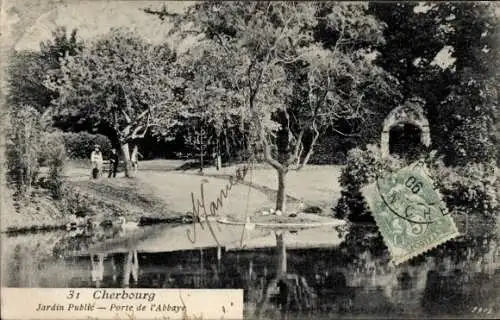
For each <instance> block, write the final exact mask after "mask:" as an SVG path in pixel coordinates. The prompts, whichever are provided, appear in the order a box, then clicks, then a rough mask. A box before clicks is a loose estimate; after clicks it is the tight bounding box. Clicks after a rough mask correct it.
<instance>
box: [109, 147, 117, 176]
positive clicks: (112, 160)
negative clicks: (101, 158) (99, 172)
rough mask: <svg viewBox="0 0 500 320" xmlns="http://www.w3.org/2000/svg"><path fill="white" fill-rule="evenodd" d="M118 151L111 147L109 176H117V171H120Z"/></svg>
mask: <svg viewBox="0 0 500 320" xmlns="http://www.w3.org/2000/svg"><path fill="white" fill-rule="evenodd" d="M118 161H119V158H118V152H116V149H115V148H113V149H111V156H110V157H109V174H108V178H111V176H113V178H116V171H118Z"/></svg>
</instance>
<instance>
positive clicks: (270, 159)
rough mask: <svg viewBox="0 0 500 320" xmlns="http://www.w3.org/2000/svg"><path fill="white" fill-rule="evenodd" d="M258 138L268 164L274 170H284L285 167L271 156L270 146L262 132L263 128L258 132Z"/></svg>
mask: <svg viewBox="0 0 500 320" xmlns="http://www.w3.org/2000/svg"><path fill="white" fill-rule="evenodd" d="M260 135H261V136H260V138H261V141H262V144H263V145H264V160H265V161H266V162H267V163H268V164H270V165H271V166H272V167H273V168H274V169H276V170H280V171H281V170H284V169H285V168H284V167H283V166H282V165H281V164H280V163H279V162H278V161H277V160H276V159H274V158H273V156H272V154H271V147H270V146H269V143H268V141H267V137H266V133H265V132H264V128H262V129H261V133H260Z"/></svg>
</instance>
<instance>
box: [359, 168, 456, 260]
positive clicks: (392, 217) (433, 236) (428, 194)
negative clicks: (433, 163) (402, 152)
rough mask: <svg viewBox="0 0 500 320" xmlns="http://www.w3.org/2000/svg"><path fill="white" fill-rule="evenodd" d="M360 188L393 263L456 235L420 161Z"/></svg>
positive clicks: (451, 221) (450, 219)
mask: <svg viewBox="0 0 500 320" xmlns="http://www.w3.org/2000/svg"><path fill="white" fill-rule="evenodd" d="M361 192H362V193H363V196H364V197H365V199H366V201H367V202H368V206H369V208H370V210H371V212H372V214H373V216H374V218H375V222H376V223H377V226H378V228H379V231H380V233H381V234H382V237H383V239H384V242H385V244H386V245H387V247H388V248H389V251H390V253H391V257H392V260H393V262H394V263H395V264H396V265H397V264H400V263H403V262H405V261H407V260H409V259H411V258H413V257H415V256H417V255H419V254H421V253H424V252H425V251H427V250H430V249H432V248H434V247H436V246H438V245H440V244H442V243H444V242H446V241H448V240H450V239H453V238H455V237H457V236H458V235H459V232H458V229H457V227H456V226H455V223H454V221H453V219H452V217H451V216H450V215H449V214H448V211H447V209H446V207H445V206H444V203H443V201H442V200H441V196H440V194H439V193H438V192H437V191H436V190H435V189H434V188H433V181H432V179H431V177H430V175H429V174H428V171H427V169H426V167H425V164H424V163H422V162H417V163H414V164H412V165H409V166H407V167H404V168H402V169H400V170H398V171H397V172H395V173H391V174H389V175H387V176H385V177H382V178H378V179H377V180H376V181H375V182H374V183H372V184H370V185H368V186H366V187H365V188H363V189H362V190H361Z"/></svg>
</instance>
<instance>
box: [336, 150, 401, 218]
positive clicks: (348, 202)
mask: <svg viewBox="0 0 500 320" xmlns="http://www.w3.org/2000/svg"><path fill="white" fill-rule="evenodd" d="M402 165H403V162H402V161H401V160H399V159H394V158H392V159H389V160H387V161H386V160H384V161H382V160H381V158H380V149H379V148H378V147H377V146H374V145H368V146H367V147H366V149H365V150H362V149H360V148H354V149H351V150H350V151H349V152H348V153H347V165H346V166H345V167H344V168H343V169H342V172H341V175H340V178H339V182H340V186H341V187H342V191H341V195H340V199H339V201H338V203H337V207H336V208H335V211H336V212H335V216H336V217H337V218H339V219H344V218H348V219H349V220H351V221H369V222H373V218H372V216H371V214H370V212H369V210H368V208H367V207H366V202H365V200H364V198H363V195H362V194H361V191H360V190H361V188H363V187H364V186H365V185H367V184H370V183H372V182H374V181H375V178H376V177H377V176H379V175H380V174H382V173H383V172H385V171H386V170H390V171H392V170H395V169H398V168H401V167H402Z"/></svg>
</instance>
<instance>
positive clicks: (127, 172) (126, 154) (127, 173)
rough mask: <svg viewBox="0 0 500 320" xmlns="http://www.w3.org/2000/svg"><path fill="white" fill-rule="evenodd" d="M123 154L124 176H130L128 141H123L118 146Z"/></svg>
mask: <svg viewBox="0 0 500 320" xmlns="http://www.w3.org/2000/svg"><path fill="white" fill-rule="evenodd" d="M120 148H121V150H122V155H123V162H124V163H125V177H127V178H131V177H132V170H131V163H130V149H129V146H128V143H123V144H122V145H121V146H120Z"/></svg>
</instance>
